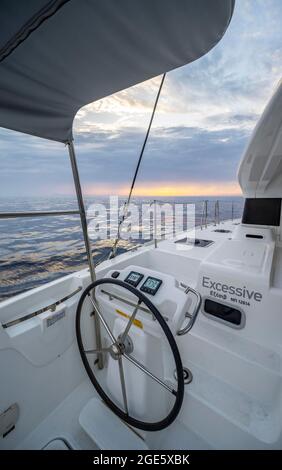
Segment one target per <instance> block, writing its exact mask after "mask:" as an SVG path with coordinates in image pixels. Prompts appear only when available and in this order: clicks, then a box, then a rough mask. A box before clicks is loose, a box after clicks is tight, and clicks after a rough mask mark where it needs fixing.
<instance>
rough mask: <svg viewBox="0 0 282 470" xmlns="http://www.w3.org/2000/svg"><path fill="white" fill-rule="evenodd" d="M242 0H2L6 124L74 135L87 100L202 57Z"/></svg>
mask: <svg viewBox="0 0 282 470" xmlns="http://www.w3.org/2000/svg"><path fill="white" fill-rule="evenodd" d="M234 1H235V0H212V1H211V0H52V1H47V0H28V1H27V2H24V1H19V0H1V3H0V24H1V27H0V126H2V127H6V128H10V129H13V130H17V131H20V132H25V133H27V134H32V135H36V136H40V137H44V138H47V139H52V140H56V141H60V142H66V141H69V140H71V139H72V123H73V119H74V116H75V115H76V113H77V111H78V110H79V109H80V108H81V107H82V106H84V105H86V104H88V103H91V102H93V101H96V100H99V99H100V98H103V97H105V96H108V95H111V94H112V93H115V92H117V91H119V90H122V89H125V88H127V87H130V86H132V85H135V84H136V83H140V82H142V81H144V80H147V79H149V78H151V77H154V76H156V75H159V74H162V73H164V72H167V71H169V70H172V69H174V68H176V67H180V66H181V65H184V64H187V63H189V62H192V61H193V60H196V59H198V58H199V57H201V56H202V55H203V54H205V53H206V52H208V51H209V50H210V49H211V48H212V47H213V46H215V45H216V44H217V42H218V41H219V40H220V39H221V38H222V36H223V34H224V33H225V31H226V28H227V27H228V24H229V22H230V19H231V17H232V13H233V8H234Z"/></svg>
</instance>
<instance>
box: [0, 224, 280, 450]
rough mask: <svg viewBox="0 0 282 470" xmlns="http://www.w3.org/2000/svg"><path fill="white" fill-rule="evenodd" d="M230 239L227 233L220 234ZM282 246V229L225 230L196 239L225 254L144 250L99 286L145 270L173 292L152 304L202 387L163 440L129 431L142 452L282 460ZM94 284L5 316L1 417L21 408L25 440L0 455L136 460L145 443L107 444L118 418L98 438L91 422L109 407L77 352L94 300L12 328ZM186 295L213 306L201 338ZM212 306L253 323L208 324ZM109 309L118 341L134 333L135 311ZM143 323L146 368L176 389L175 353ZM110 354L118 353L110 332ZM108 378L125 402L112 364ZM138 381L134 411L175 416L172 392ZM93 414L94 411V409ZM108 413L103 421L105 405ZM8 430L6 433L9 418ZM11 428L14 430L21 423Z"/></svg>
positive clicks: (188, 392)
mask: <svg viewBox="0 0 282 470" xmlns="http://www.w3.org/2000/svg"><path fill="white" fill-rule="evenodd" d="M218 229H220V230H224V231H226V232H218V231H215V230H218ZM247 235H248V236H247ZM249 235H252V237H249ZM254 235H255V236H256V235H260V238H253V236H254ZM186 236H187V233H186V234H182V235H179V236H178V237H177V239H181V238H184V237H186ZM261 237H262V238H261ZM278 237H279V235H278V234H277V233H276V232H275V229H273V228H272V229H270V228H260V227H252V228H250V227H247V226H243V225H241V224H238V222H223V223H221V224H220V225H218V226H214V225H210V226H208V227H207V228H204V229H203V230H200V229H197V230H196V238H198V239H203V240H210V241H212V242H213V243H211V244H210V245H208V246H205V247H201V246H190V249H187V244H182V243H175V240H166V241H162V242H159V243H158V247H157V248H155V247H154V246H153V245H148V246H143V247H142V248H140V249H138V250H136V251H133V252H129V253H125V254H123V255H121V256H118V257H117V258H115V259H114V260H111V261H106V262H104V263H103V264H101V265H100V266H99V267H98V269H97V277H98V278H102V277H104V276H107V277H108V276H109V275H110V274H111V273H112V272H113V271H119V272H120V276H121V278H122V276H125V275H126V273H128V272H129V271H130V270H131V269H132V268H134V270H138V272H140V273H143V274H144V275H145V276H146V275H148V274H149V275H150V273H152V274H153V275H154V276H155V277H158V278H160V279H161V280H162V281H163V283H162V286H161V287H160V289H159V291H158V293H157V294H156V295H155V296H154V298H153V299H152V301H153V303H154V304H155V305H156V306H157V307H158V308H159V310H160V312H161V313H162V314H163V316H164V317H165V318H166V319H167V322H168V325H169V326H170V328H171V330H172V332H173V334H174V336H175V339H176V342H177V346H178V348H179V351H180V354H181V358H182V363H183V366H184V367H187V368H188V369H189V370H190V371H191V372H192V375H193V380H192V382H191V383H189V384H187V385H185V396H184V402H183V405H182V408H181V411H180V413H179V415H178V417H177V419H176V421H175V422H174V423H173V424H172V425H171V426H169V427H168V428H166V429H164V430H162V431H159V432H145V431H140V430H137V434H136V433H133V432H132V431H129V432H132V435H133V436H135V439H136V440H135V442H136V448H148V449H210V448H212V449H281V448H282V436H281V429H282V404H281V403H282V394H281V382H282V373H281V356H282V348H281V331H282V315H281V303H282V244H281V243H280V242H279V239H278ZM89 283H90V277H89V272H88V271H87V270H84V271H80V272H78V273H76V274H73V275H71V276H67V277H65V278H62V279H60V280H57V281H55V282H52V283H49V284H47V285H45V286H43V287H40V288H37V289H34V290H32V291H29V292H27V293H24V294H21V295H19V296H17V297H14V298H12V299H10V300H7V301H4V302H2V303H1V304H0V322H1V324H2V325H4V326H5V325H6V328H3V327H0V371H1V389H0V412H1V413H3V412H4V411H5V410H7V409H8V408H9V407H10V406H11V405H13V404H17V405H18V408H19V415H18V419H15V423H14V424H15V428H14V429H13V430H11V431H10V432H8V433H7V435H6V436H5V437H2V438H0V449H42V448H46V446H47V448H50V447H48V446H51V448H53V446H54V447H55V448H65V447H66V446H67V447H68V446H69V447H71V448H74V449H97V448H112V449H117V448H127V445H128V446H131V448H132V447H133V448H134V446H135V443H134V439H133V441H131V440H130V439H129V440H128V439H127V438H126V437H125V438H124V440H123V442H122V443H121V440H120V439H115V438H114V437H113V438H112V439H111V441H110V442H108V441H107V436H108V435H109V432H110V430H111V429H112V428H113V426H114V424H113V423H115V422H116V420H117V419H118V418H117V417H116V416H115V415H113V414H112V412H110V411H109V410H106V412H105V420H104V426H100V429H98V428H97V426H96V427H95V420H93V428H91V420H90V424H89V419H88V420H87V418H86V417H87V416H88V414H89V413H92V412H93V413H95V409H96V408H95V407H96V404H97V403H96V402H95V401H94V402H93V401H92V402H91V400H92V399H93V398H96V399H98V400H100V398H99V397H98V395H97V393H96V391H95V389H94V387H93V386H92V384H91V382H90V380H89V378H88V376H87V374H86V372H85V369H84V366H83V364H82V361H81V358H80V355H79V351H78V346H77V341H76V331H75V314H76V307H77V303H78V300H79V298H80V295H81V292H82V291H81V292H78V293H77V294H75V295H73V296H72V297H71V298H69V299H67V300H66V301H65V302H63V303H62V304H60V305H58V306H57V308H56V310H55V312H54V311H53V312H52V311H50V310H49V311H47V312H44V313H42V314H39V315H37V316H35V317H33V318H30V319H27V320H25V321H23V322H20V323H16V324H14V325H13V324H12V325H11V324H10V326H9V323H10V322H11V321H12V320H14V319H17V318H20V317H22V316H25V315H27V314H29V313H32V312H34V311H35V310H37V309H40V308H43V307H44V306H46V305H49V304H52V303H53V302H55V301H57V300H58V299H61V298H63V297H66V296H68V295H69V294H70V293H72V292H74V291H76V290H77V289H78V288H79V287H82V288H83V289H84V288H85V287H86V286H87V285H88V284H89ZM183 285H186V286H190V287H192V288H194V289H196V290H197V291H198V292H199V293H200V294H201V296H202V305H201V309H200V311H199V314H198V316H197V319H196V321H195V324H194V326H193V327H192V329H191V330H190V331H189V332H188V333H187V334H185V335H182V336H178V335H177V331H179V329H180V328H183V327H184V326H185V325H186V324H187V321H188V319H187V318H185V313H186V312H187V311H188V312H189V309H190V307H191V305H192V303H193V299H192V298H189V296H188V295H187V294H185V292H184V287H183ZM105 289H106V288H105ZM112 292H113V291H112ZM103 296H104V297H103ZM205 300H212V301H215V302H217V303H223V304H225V305H227V306H230V307H232V308H235V309H236V310H237V311H239V312H240V314H241V315H240V322H239V323H238V322H235V323H230V322H225V321H222V319H218V318H217V317H215V316H214V315H209V314H207V312H205V311H204V310H205V305H206V304H205ZM98 301H99V305H100V306H101V309H102V310H103V312H105V315H106V317H107V321H108V323H109V325H110V327H111V329H112V331H114V332H115V334H118V333H119V330H121V329H122V327H123V324H125V323H124V322H125V321H126V319H125V318H124V315H123V314H124V313H126V314H130V313H131V311H130V308H129V307H128V306H125V305H122V303H120V301H119V300H118V299H115V298H111V299H110V298H109V296H107V295H106V294H103V293H102V292H101V291H99V293H98ZM117 310H118V312H117ZM87 318H88V320H87V322H88V323H86V324H85V325H84V333H85V340H86V342H87V344H89V347H95V343H94V338H95V334H94V322H93V318H92V319H91V318H90V317H88V316H87ZM48 319H49V320H50V319H51V322H50V321H49V323H48ZM52 320H53V321H54V322H53V321H52ZM140 320H141V322H142V329H141V328H138V327H137V326H135V325H133V326H132V330H131V332H130V336H131V338H132V340H133V343H134V347H135V354H136V357H138V358H139V360H140V361H142V363H143V364H145V365H147V366H148V367H149V366H150V369H151V371H153V372H154V373H155V374H156V375H157V374H159V375H161V376H162V377H163V378H164V379H165V380H166V381H167V382H168V383H173V382H174V380H175V379H174V375H173V369H172V368H171V364H170V360H169V355H168V353H167V350H166V349H165V348H162V347H161V344H162V343H161V340H160V338H159V336H158V332H157V329H156V328H157V326H156V322H154V321H153V320H152V318H151V317H150V316H148V315H147V316H146V314H145V313H143V314H142V313H141V315H140ZM50 323H51V324H50ZM7 325H8V326H7ZM82 326H83V325H82ZM102 342H103V344H104V345H107V335H106V332H105V331H104V329H102ZM159 346H160V347H159ZM97 374H98V376H99V377H100V380H101V383H103V385H104V387H105V388H106V389H107V390H108V392H109V393H111V394H112V396H113V397H115V398H116V400H118V401H119V400H120V393H121V392H120V390H119V389H118V387H119V383H118V380H116V377H115V372H114V368H113V361H112V360H110V359H108V360H106V363H105V368H104V370H103V371H97ZM134 374H137V372H136V371H135V370H133V368H132V367H130V365H127V366H126V367H125V376H126V385H127V387H128V395H129V396H130V397H131V398H130V400H129V405H130V407H131V409H132V410H134V413H136V414H137V415H138V414H139V417H141V418H142V417H144V418H148V417H150V416H151V417H153V418H154V417H155V418H158V416H159V414H161V413H162V412H163V411H164V410H166V409H167V406H168V402H167V398H166V391H165V390H162V389H157V388H156V384H155V383H154V382H152V381H151V380H150V378H148V377H147V376H143V375H142V374H141V375H134ZM90 402H91V403H92V405H93V403H94V405H93V406H92V405H91V406H92V408H91V407H90V408H89V406H90V405H89V403H90ZM87 406H88V408H85V407H87ZM102 406H104V405H102ZM85 410H86V411H87V410H88V412H86V411H85ZM96 412H97V413H98V412H99V413H100V412H101V409H100V408H99V402H98V411H96ZM87 413H88V414H87ZM97 416H98V415H97ZM0 419H2V421H0V425H2V426H3V419H4V418H3V415H2V417H1V418H0ZM6 419H7V420H8V421H9V419H10V417H9V412H8V415H7V416H6ZM97 419H98V418H97ZM11 420H12V418H11ZM120 423H121V428H120V429H118V430H117V435H118V434H119V436H122V435H123V432H124V433H125V434H124V436H126V435H127V434H126V433H127V430H128V428H127V430H125V429H124V428H123V426H124V424H123V423H122V422H120ZM89 426H90V429H89ZM56 439H57V440H56ZM53 441H54V442H53ZM129 442H130V444H129ZM132 442H133V443H132ZM122 446H123V447H122Z"/></svg>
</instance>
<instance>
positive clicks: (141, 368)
mask: <svg viewBox="0 0 282 470" xmlns="http://www.w3.org/2000/svg"><path fill="white" fill-rule="evenodd" d="M124 357H125V358H126V359H127V360H128V361H129V362H131V363H132V364H134V365H135V366H136V367H137V368H138V369H140V370H141V371H142V372H144V374H146V375H148V377H150V378H151V379H153V380H154V381H155V382H157V383H158V384H159V385H161V386H162V387H163V388H165V389H166V390H168V391H169V392H170V393H172V394H173V395H176V393H177V392H176V391H175V390H174V389H173V388H172V387H171V386H170V385H168V384H167V383H166V382H163V380H161V379H159V378H158V377H157V376H156V375H154V374H153V373H152V372H150V371H149V370H148V369H147V367H145V366H144V365H143V364H141V363H140V362H139V361H137V359H135V358H134V357H132V356H130V355H129V354H124Z"/></svg>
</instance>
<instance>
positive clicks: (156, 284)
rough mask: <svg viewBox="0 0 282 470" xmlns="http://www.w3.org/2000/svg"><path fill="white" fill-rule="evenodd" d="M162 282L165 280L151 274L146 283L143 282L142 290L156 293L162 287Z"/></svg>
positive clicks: (152, 293)
mask: <svg viewBox="0 0 282 470" xmlns="http://www.w3.org/2000/svg"><path fill="white" fill-rule="evenodd" d="M162 282H163V281H162V280H161V279H157V278H156V277H151V276H149V277H147V279H146V281H145V282H144V284H142V286H141V288H140V290H142V291H143V292H146V293H147V294H151V295H155V294H156V292H157V291H158V289H159V288H160V286H161V284H162Z"/></svg>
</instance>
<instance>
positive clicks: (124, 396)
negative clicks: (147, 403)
mask: <svg viewBox="0 0 282 470" xmlns="http://www.w3.org/2000/svg"><path fill="white" fill-rule="evenodd" d="M118 367H119V376H120V383H121V391H122V397H123V404H124V410H125V412H126V414H127V415H128V404H127V395H126V386H125V378H124V370H123V364H122V357H121V356H120V357H119V358H118Z"/></svg>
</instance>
